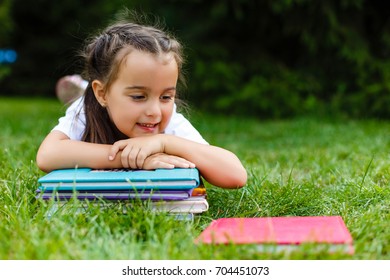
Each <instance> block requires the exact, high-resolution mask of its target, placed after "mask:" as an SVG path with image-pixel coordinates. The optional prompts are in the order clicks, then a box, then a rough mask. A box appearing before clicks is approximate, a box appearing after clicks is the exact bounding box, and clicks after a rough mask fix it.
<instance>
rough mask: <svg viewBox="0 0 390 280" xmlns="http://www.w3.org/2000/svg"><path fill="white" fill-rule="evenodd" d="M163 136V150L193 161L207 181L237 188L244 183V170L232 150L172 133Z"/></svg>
mask: <svg viewBox="0 0 390 280" xmlns="http://www.w3.org/2000/svg"><path fill="white" fill-rule="evenodd" d="M163 137H164V140H163V141H164V152H165V153H167V154H171V155H176V156H179V157H182V158H185V159H187V160H189V161H191V162H193V163H195V165H196V167H197V168H198V169H199V171H200V173H201V174H202V176H203V177H204V178H205V180H207V181H208V182H209V183H211V184H213V185H215V186H219V187H223V188H239V187H243V186H244V185H245V184H246V180H247V173H246V170H245V168H244V167H243V165H242V164H241V162H240V160H239V159H238V158H237V156H236V155H235V154H233V153H232V152H230V151H228V150H225V149H222V148H220V147H216V146H212V145H204V144H199V143H196V142H193V141H189V140H186V139H184V138H180V137H176V136H172V135H163Z"/></svg>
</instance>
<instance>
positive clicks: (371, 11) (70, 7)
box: [3, 0, 390, 118]
mask: <svg viewBox="0 0 390 280" xmlns="http://www.w3.org/2000/svg"><path fill="white" fill-rule="evenodd" d="M10 1H11V0H8V2H10ZM11 3H12V7H11V8H12V19H13V22H14V28H13V30H14V33H13V36H12V40H10V41H11V43H12V44H13V45H14V46H15V47H16V48H17V50H18V52H19V59H18V62H17V63H16V64H15V65H14V66H13V69H12V71H13V72H12V76H9V77H8V78H7V79H6V81H7V83H6V84H5V85H3V88H6V89H7V92H9V93H13V94H23V95H53V96H54V94H53V92H52V91H53V88H54V83H55V82H56V79H57V78H58V77H60V76H62V75H65V74H70V73H74V72H75V71H77V70H78V69H79V68H80V61H79V60H78V58H77V56H76V54H77V51H78V50H79V49H80V46H81V44H82V41H83V40H84V38H85V37H86V36H87V35H89V34H90V32H92V31H94V30H95V29H96V28H100V27H103V26H105V25H106V23H107V22H108V21H109V20H111V19H112V18H113V16H114V15H115V14H116V13H117V12H118V10H120V9H121V8H122V7H123V6H126V7H128V8H130V9H135V10H139V11H142V12H146V13H148V14H150V15H156V16H157V17H158V18H160V19H161V20H162V21H163V22H165V24H166V26H167V28H168V30H171V31H172V32H173V33H174V34H175V35H177V37H178V38H179V39H181V40H182V42H183V43H184V45H185V47H186V54H187V55H188V63H187V66H186V72H187V79H188V85H189V87H188V90H187V92H188V93H189V99H190V101H193V102H192V104H194V105H195V106H199V107H201V108H203V109H209V110H213V111H219V112H229V113H237V114H251V115H256V116H261V117H288V116H296V115H300V114H307V113H317V112H319V111H323V112H325V113H329V112H338V113H345V114H348V115H352V116H371V117H385V118H390V94H389V90H390V57H389V56H390V2H386V1H380V0H371V1H368V0H323V1H313V0H261V1H256V0H207V1H206V0H167V1H157V0H142V1H141V0H132V1H125V0H111V1H109V2H107V1H104V0H95V1H93V3H91V2H90V1H87V0H77V1H76V0H69V1H66V2H54V1H51V0H36V1H31V0H24V1H21V0H13V1H12V2H11ZM152 18H153V17H152Z"/></svg>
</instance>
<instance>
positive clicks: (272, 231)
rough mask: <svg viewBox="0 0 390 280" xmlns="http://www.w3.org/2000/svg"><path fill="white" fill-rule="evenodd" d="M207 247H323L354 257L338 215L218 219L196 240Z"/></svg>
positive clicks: (343, 224)
mask: <svg viewBox="0 0 390 280" xmlns="http://www.w3.org/2000/svg"><path fill="white" fill-rule="evenodd" d="M195 243H198V244H199V243H206V244H258V245H276V246H277V247H279V248H283V247H285V248H287V247H288V248H291V247H296V246H297V245H301V244H316V245H317V244H323V245H325V246H327V247H328V248H329V249H334V250H342V251H343V252H345V253H348V254H353V253H354V248H353V245H352V243H353V240H352V237H351V234H350V233H349V231H348V228H347V227H346V226H345V223H344V221H343V219H342V217H340V216H307V217H265V218H220V219H217V220H214V221H213V222H211V224H210V225H209V226H208V227H207V228H206V229H205V230H204V231H203V232H202V233H201V234H200V235H199V236H198V237H197V238H196V239H195Z"/></svg>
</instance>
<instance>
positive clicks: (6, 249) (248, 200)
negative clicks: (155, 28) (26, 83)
mask: <svg viewBox="0 0 390 280" xmlns="http://www.w3.org/2000/svg"><path fill="white" fill-rule="evenodd" d="M63 112H64V108H63V107H62V106H61V105H60V104H59V103H58V102H56V101H54V100H26V99H6V98H1V99H0V120H1V122H0V143H1V150H0V164H1V168H0V178H1V179H0V259H115V260H118V259H390V188H389V180H390V157H389V150H390V123H389V122H384V121H356V120H337V121H336V120H323V119H312V118H304V119H294V120H284V121H261V120H255V119H245V118H230V117H226V116H213V115H211V114H201V113H199V112H193V113H192V115H190V119H191V121H192V122H193V123H194V125H195V126H196V127H197V128H198V129H199V131H201V133H202V134H203V136H204V137H205V138H206V139H207V140H208V141H209V142H210V143H212V144H215V145H219V146H222V147H225V148H228V149H230V150H232V151H234V152H235V153H236V154H237V155H238V156H239V157H240V158H241V159H242V161H243V163H244V165H245V167H246V168H247V170H248V173H249V180H248V184H247V186H246V187H245V188H243V189H241V190H224V189H219V188H215V187H213V186H210V185H207V188H208V198H209V203H210V210H209V211H208V212H206V213H204V214H203V215H201V216H199V217H198V218H196V219H195V221H194V222H183V221H176V220H173V219H172V218H171V217H169V216H165V215H157V214H154V213H150V212H148V211H146V210H145V209H144V207H142V205H138V206H139V207H134V209H133V211H130V212H128V213H127V214H122V212H121V211H120V210H118V209H117V208H115V207H113V208H110V209H106V210H101V209H100V208H98V207H95V206H90V207H89V209H88V212H87V213H85V214H77V213H76V212H75V211H74V209H75V208H76V207H77V202H76V203H74V204H72V203H70V204H69V206H68V207H67V209H65V210H67V211H64V212H63V213H59V214H58V215H55V216H53V217H52V218H51V219H46V218H45V213H46V211H47V210H48V209H49V207H50V205H45V204H43V203H41V202H39V201H36V200H35V190H36V188H37V179H38V177H40V176H41V175H43V173H42V172H40V171H39V170H38V169H37V167H36V165H35V154H36V151H37V148H38V146H39V144H40V142H41V141H42V139H43V137H44V136H45V135H46V133H47V132H48V131H49V130H50V129H51V128H52V127H53V126H54V125H55V124H56V122H57V119H58V117H60V116H61V115H62V114H63ZM297 215H300V216H308V215H341V216H342V217H343V219H344V221H345V223H346V225H347V227H348V228H349V230H350V232H351V234H352V236H353V239H354V245H355V254H354V255H353V256H348V255H342V254H331V255H330V254H327V253H325V252H322V253H313V252H312V251H311V250H310V248H304V249H302V250H300V251H297V252H295V253H291V254H287V253H278V254H260V253H259V252H257V251H256V249H255V248H254V247H252V246H222V247H221V246H196V245H194V243H193V239H194V238H195V237H196V236H197V235H198V234H199V233H200V232H201V231H202V229H204V228H205V227H206V226H207V225H208V224H209V223H210V222H211V221H212V220H213V219H216V218H221V217H264V216H297Z"/></svg>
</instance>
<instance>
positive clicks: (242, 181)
mask: <svg viewBox="0 0 390 280" xmlns="http://www.w3.org/2000/svg"><path fill="white" fill-rule="evenodd" d="M247 180H248V174H247V172H246V170H245V169H244V168H243V169H242V170H240V171H239V172H237V173H236V175H235V176H234V178H233V179H232V181H233V182H234V184H232V185H233V186H234V187H235V188H237V189H240V188H242V187H244V186H245V185H246V182H247Z"/></svg>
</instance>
